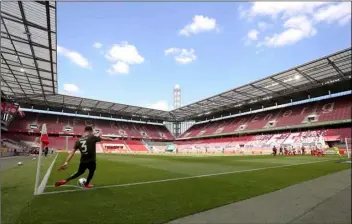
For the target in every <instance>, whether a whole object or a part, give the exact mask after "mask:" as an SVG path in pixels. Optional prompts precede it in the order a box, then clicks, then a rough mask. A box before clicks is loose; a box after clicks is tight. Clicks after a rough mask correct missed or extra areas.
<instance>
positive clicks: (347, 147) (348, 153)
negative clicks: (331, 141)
mask: <svg viewBox="0 0 352 224" xmlns="http://www.w3.org/2000/svg"><path fill="white" fill-rule="evenodd" d="M345 144H346V153H347V156H348V158H349V159H351V156H352V155H351V138H345Z"/></svg>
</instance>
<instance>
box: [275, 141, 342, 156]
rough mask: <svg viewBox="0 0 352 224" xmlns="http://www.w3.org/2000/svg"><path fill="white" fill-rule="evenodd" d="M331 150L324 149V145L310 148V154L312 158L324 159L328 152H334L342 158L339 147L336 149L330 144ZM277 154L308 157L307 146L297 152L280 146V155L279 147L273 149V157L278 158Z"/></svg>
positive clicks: (292, 148) (291, 148)
mask: <svg viewBox="0 0 352 224" xmlns="http://www.w3.org/2000/svg"><path fill="white" fill-rule="evenodd" d="M328 146H329V148H327V149H324V148H323V146H322V145H317V146H312V147H310V154H311V156H318V157H319V156H322V157H324V156H325V154H326V151H327V150H331V151H333V152H334V153H335V154H336V155H338V156H341V154H340V152H339V149H338V148H337V147H334V146H333V145H330V144H328ZM277 154H279V155H285V156H295V155H306V148H305V146H302V147H301V148H298V149H297V150H296V149H295V148H294V147H292V146H290V147H282V146H280V148H279V153H278V150H277V147H276V146H274V147H273V152H272V155H274V156H276V155H277Z"/></svg>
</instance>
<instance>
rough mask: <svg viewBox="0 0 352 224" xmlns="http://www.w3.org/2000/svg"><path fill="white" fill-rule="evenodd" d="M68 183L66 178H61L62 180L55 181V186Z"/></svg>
mask: <svg viewBox="0 0 352 224" xmlns="http://www.w3.org/2000/svg"><path fill="white" fill-rule="evenodd" d="M66 183H67V181H66V180H60V181H58V182H56V183H55V185H54V187H59V186H61V185H64V184H66Z"/></svg>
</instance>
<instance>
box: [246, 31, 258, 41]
mask: <svg viewBox="0 0 352 224" xmlns="http://www.w3.org/2000/svg"><path fill="white" fill-rule="evenodd" d="M258 35H259V32H258V31H257V30H254V29H253V30H250V31H249V32H248V34H247V37H248V38H249V39H250V40H258Z"/></svg>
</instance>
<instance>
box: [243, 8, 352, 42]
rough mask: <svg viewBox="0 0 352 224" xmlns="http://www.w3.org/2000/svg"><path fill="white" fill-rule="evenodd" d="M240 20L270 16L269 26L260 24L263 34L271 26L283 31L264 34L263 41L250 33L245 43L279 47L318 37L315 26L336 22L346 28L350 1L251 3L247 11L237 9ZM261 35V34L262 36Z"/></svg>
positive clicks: (254, 33) (348, 19)
mask: <svg viewBox="0 0 352 224" xmlns="http://www.w3.org/2000/svg"><path fill="white" fill-rule="evenodd" d="M239 11H240V13H241V14H242V17H246V18H247V19H249V20H253V19H254V18H255V17H269V18H271V19H272V20H273V23H272V24H268V23H265V22H259V23H258V28H259V30H260V31H262V32H264V31H266V30H268V28H271V27H272V26H273V24H277V23H279V24H280V23H281V24H282V25H283V28H284V30H283V31H282V32H276V33H272V34H268V35H266V36H265V37H264V38H263V39H262V40H260V39H261V38H259V37H258V35H257V33H256V32H254V31H253V30H251V31H250V32H249V33H248V34H247V41H246V44H249V43H251V42H252V41H258V42H257V47H261V46H267V47H282V46H285V45H289V44H294V43H297V42H298V41H300V40H303V39H305V38H309V37H313V36H315V35H316V34H317V32H318V31H317V27H316V25H317V24H318V23H338V24H340V25H345V24H348V23H350V21H351V3H350V2H254V3H252V4H251V6H250V7H249V8H247V9H244V8H243V7H239ZM261 36H262V35H261Z"/></svg>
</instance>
